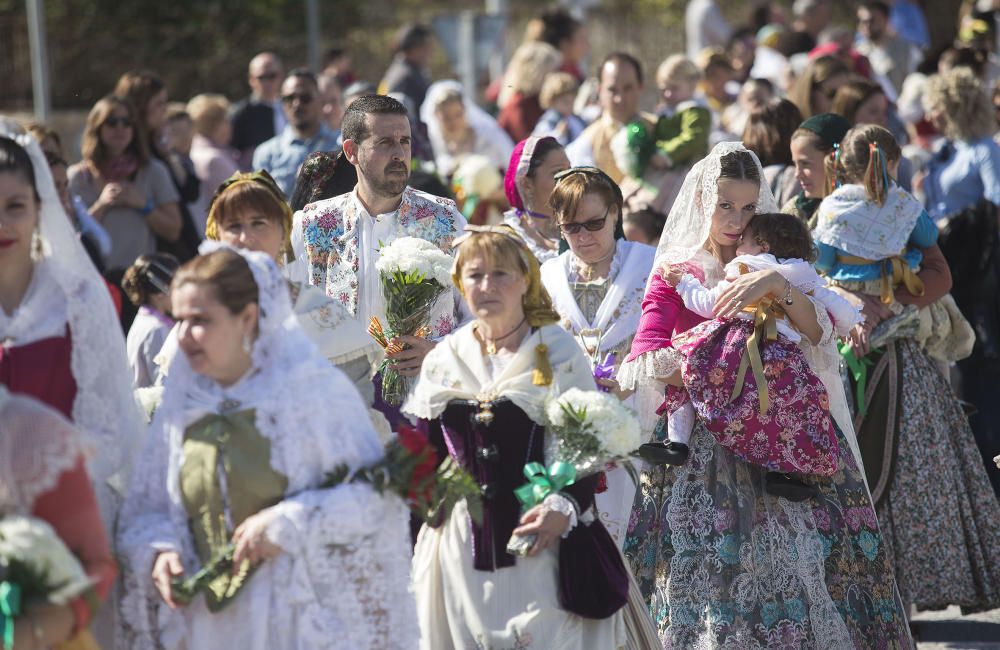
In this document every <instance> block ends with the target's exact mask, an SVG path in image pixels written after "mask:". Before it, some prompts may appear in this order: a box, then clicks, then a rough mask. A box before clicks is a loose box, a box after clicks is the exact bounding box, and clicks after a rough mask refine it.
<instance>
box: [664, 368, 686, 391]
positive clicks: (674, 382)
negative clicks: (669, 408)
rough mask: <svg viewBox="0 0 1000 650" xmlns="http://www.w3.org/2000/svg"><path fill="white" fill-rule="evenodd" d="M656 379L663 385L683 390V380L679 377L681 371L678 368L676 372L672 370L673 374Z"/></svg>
mask: <svg viewBox="0 0 1000 650" xmlns="http://www.w3.org/2000/svg"><path fill="white" fill-rule="evenodd" d="M657 379H659V380H660V381H662V382H663V383H664V384H667V385H669V386H676V387H677V388H684V379H683V378H682V377H681V369H680V368H677V369H676V370H674V371H673V372H671V373H670V374H669V375H666V376H664V377H657Z"/></svg>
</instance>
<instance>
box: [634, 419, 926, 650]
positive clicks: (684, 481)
mask: <svg viewBox="0 0 1000 650" xmlns="http://www.w3.org/2000/svg"><path fill="white" fill-rule="evenodd" d="M665 433H666V422H665V418H661V419H660V422H659V424H658V426H657V429H656V432H655V436H656V437H657V438H658V439H661V440H662V439H663V438H664V437H665ZM837 438H838V441H839V448H840V454H839V469H838V471H837V472H836V473H835V474H834V475H833V476H831V477H828V478H822V479H815V480H816V485H817V488H818V496H817V497H815V498H811V499H809V500H807V501H803V502H800V503H792V502H789V501H787V500H786V499H782V498H777V497H774V496H772V495H770V494H768V493H767V492H765V490H764V484H765V482H764V476H765V471H764V470H763V469H762V468H760V467H757V466H755V465H751V464H749V463H746V462H744V461H742V460H740V459H739V458H738V457H737V456H735V455H734V454H733V453H732V452H730V451H728V450H727V449H725V448H724V447H722V446H720V445H718V444H716V442H715V439H714V438H713V436H712V434H711V433H710V432H709V431H708V430H707V429H706V428H705V426H704V424H703V423H702V422H700V421H699V423H698V425H697V426H696V427H695V430H694V434H693V436H692V438H691V445H690V447H691V455H690V456H689V458H688V461H687V463H686V464H685V465H684V466H682V467H676V468H664V467H646V468H644V469H643V471H642V473H641V485H640V493H639V495H638V496H637V497H636V503H635V507H634V509H633V512H632V519H631V522H630V528H629V535H628V537H627V539H626V542H625V554H626V557H628V559H629V561H630V562H631V565H632V570H633V572H634V573H635V576H636V579H637V580H638V582H639V586H640V589H641V590H642V592H643V595H644V596H645V598H646V600H647V602H649V604H650V611H651V613H652V615H653V618H654V620H655V621H656V623H657V627H658V629H659V632H660V635H661V639H662V641H663V647H664V648H673V649H676V650H680V649H682V648H684V649H687V648H717V647H721V648H817V649H820V648H822V649H827V648H837V649H841V648H858V649H859V650H860V649H864V650H869V649H879V648H912V647H913V642H912V640H911V638H910V634H909V629H908V627H907V624H906V619H905V616H904V612H903V606H902V602H901V599H900V597H899V593H898V591H897V589H896V583H895V580H894V578H893V571H892V564H891V560H890V557H889V555H888V553H887V549H886V547H885V543H884V541H883V537H882V534H881V532H880V530H879V526H878V522H877V521H876V518H875V511H874V509H873V506H872V502H871V499H870V498H869V496H868V491H867V489H866V487H865V483H864V480H863V478H862V476H861V473H860V472H859V470H858V466H857V463H856V462H855V459H854V456H853V455H852V453H851V452H850V450H849V447H848V445H847V443H846V441H845V440H844V438H843V435H842V434H841V433H840V432H839V431H837Z"/></svg>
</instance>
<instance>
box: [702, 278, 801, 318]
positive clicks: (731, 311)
mask: <svg viewBox="0 0 1000 650" xmlns="http://www.w3.org/2000/svg"><path fill="white" fill-rule="evenodd" d="M784 286H785V279H784V278H783V277H782V275H781V274H780V273H778V272H777V271H775V270H773V269H770V270H767V271H755V272H753V273H745V274H743V275H740V276H739V277H737V278H736V279H734V280H733V281H732V282H731V283H730V284H729V286H728V287H726V290H725V291H723V292H722V294H721V295H720V296H719V298H718V300H716V301H715V308H714V309H713V310H712V313H713V315H714V316H715V317H716V318H722V319H727V318H735V317H736V315H737V314H739V313H740V312H742V311H743V310H744V309H745V308H747V307H749V306H750V305H753V304H756V303H757V302H758V301H760V299H761V298H764V297H765V296H768V295H775V296H776V295H778V294H779V293H781V292H782V291H783V290H784Z"/></svg>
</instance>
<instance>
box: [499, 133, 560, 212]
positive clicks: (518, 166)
mask: <svg viewBox="0 0 1000 650" xmlns="http://www.w3.org/2000/svg"><path fill="white" fill-rule="evenodd" d="M543 140H552V141H555V138H553V137H550V136H544V137H539V136H536V135H533V136H531V137H530V138H527V139H525V140H521V141H520V142H518V143H517V145H516V146H515V147H514V152H513V153H512V154H511V155H510V164H509V165H507V173H506V174H505V175H504V179H503V191H504V194H506V195H507V201H508V202H509V203H510V207H512V208H514V209H515V210H517V211H518V212H527V213H528V214H533V213H532V212H531V211H530V210H529V209H528V208H527V206H526V205H525V204H524V181H525V179H527V178H528V170H529V169H531V159H532V157H533V156H534V155H535V149H537V148H538V145H539V144H541V142H542V141H543Z"/></svg>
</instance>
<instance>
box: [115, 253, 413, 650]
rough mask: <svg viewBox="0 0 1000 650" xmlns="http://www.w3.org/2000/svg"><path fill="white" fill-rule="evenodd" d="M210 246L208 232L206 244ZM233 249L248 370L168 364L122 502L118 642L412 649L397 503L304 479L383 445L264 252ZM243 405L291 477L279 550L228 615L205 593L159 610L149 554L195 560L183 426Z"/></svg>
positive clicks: (375, 454) (402, 514)
mask: <svg viewBox="0 0 1000 650" xmlns="http://www.w3.org/2000/svg"><path fill="white" fill-rule="evenodd" d="M218 247H220V245H219V244H215V243H214V242H211V243H206V244H203V245H202V252H203V253H204V252H205V251H206V250H214V249H215V248H218ZM237 252H239V253H240V254H241V255H242V256H243V257H244V258H246V259H247V260H248V262H249V263H250V266H251V269H252V270H253V272H254V279H255V280H256V281H257V284H258V287H259V289H260V302H259V304H260V313H261V316H260V320H259V323H258V330H259V335H258V338H257V340H256V342H255V343H254V348H253V353H252V359H253V364H252V368H251V370H250V371H249V372H248V373H247V375H245V376H244V378H243V379H241V380H240V381H239V382H237V383H236V384H234V385H233V386H230V387H228V388H222V387H221V386H219V385H218V384H216V383H215V382H213V381H211V380H209V379H207V378H205V377H203V376H200V375H197V374H196V373H195V372H194V371H193V370H192V369H191V367H190V365H189V364H188V361H187V358H186V357H185V356H184V355H183V354H179V355H177V356H176V357H175V358H174V359H173V361H172V363H171V367H170V369H169V372H168V374H167V379H166V383H165V387H164V395H163V401H162V403H161V405H160V408H159V409H158V410H157V412H156V415H155V416H154V419H153V423H152V428H151V433H150V437H149V440H148V442H147V445H146V448H145V450H144V451H143V454H142V457H141V459H140V462H139V465H138V468H137V469H138V471H137V472H136V474H135V480H134V481H133V483H132V486H131V491H130V493H129V497H128V499H127V500H126V502H125V507H124V509H123V513H122V531H121V535H120V538H119V544H120V551H121V553H122V555H123V556H124V558H125V561H126V562H127V566H126V567H123V568H124V569H126V590H127V593H126V595H125V598H124V599H123V604H122V612H123V616H124V617H125V619H126V621H127V629H128V630H129V634H130V635H131V638H129V639H125V641H126V642H127V643H128V644H129V647H136V646H138V647H150V646H151V644H153V643H154V639H155V638H156V637H157V636H159V637H160V641H161V642H164V643H167V645H169V642H170V640H171V639H173V640H179V639H183V640H184V643H186V647H188V648H193V647H244V648H260V649H264V648H273V647H293V648H313V647H332V646H331V643H332V644H335V647H343V648H374V647H380V648H383V647H384V648H407V647H410V640H412V639H413V638H415V635H417V631H416V613H415V608H414V604H413V601H412V598H411V597H410V596H409V594H408V577H409V556H410V548H409V539H408V534H407V531H408V528H407V522H408V518H407V510H406V507H405V506H404V505H403V503H402V502H401V501H400V500H399V499H397V498H396V497H394V496H379V495H377V494H376V493H375V492H374V491H373V490H372V489H371V488H370V487H367V486H364V485H360V484H358V485H341V486H338V487H335V488H331V489H323V490H319V489H314V486H316V485H319V484H320V483H321V482H322V480H323V478H324V477H325V475H326V473H327V472H330V471H331V470H333V469H334V468H335V467H336V466H337V465H339V464H341V463H347V464H348V465H349V466H350V467H352V468H356V467H359V466H362V465H365V464H369V463H372V462H374V461H376V460H378V459H379V458H380V457H381V456H382V447H381V444H380V443H379V441H378V439H377V436H376V434H375V432H374V430H373V429H372V425H371V423H370V420H369V418H368V415H367V410H366V408H365V405H364V403H363V402H362V400H361V398H360V396H359V395H358V393H357V390H356V389H355V388H354V386H353V385H352V384H351V383H350V381H349V380H348V379H347V378H346V377H345V376H344V375H343V373H341V372H340V371H338V370H336V369H335V368H333V367H332V366H330V364H329V363H328V362H327V361H326V360H325V359H323V358H322V357H321V356H320V355H319V353H318V351H317V350H316V348H315V346H314V345H313V344H312V343H311V342H310V341H309V339H308V338H307V337H306V335H305V334H304V333H303V332H302V330H301V328H300V327H299V326H298V324H297V321H296V319H295V317H294V316H293V315H292V312H291V305H290V301H289V295H288V289H287V285H286V283H285V280H284V279H283V278H282V276H281V274H280V272H279V271H278V269H277V266H276V265H275V264H274V262H273V261H272V260H270V259H269V258H268V257H267V256H266V255H263V254H261V253H254V252H249V251H242V250H241V251H237ZM246 408H254V409H255V410H256V423H257V426H258V428H259V430H260V433H261V434H262V435H264V436H265V437H266V438H268V440H270V442H271V464H272V466H273V467H274V469H275V470H276V471H278V472H280V473H281V474H282V475H284V476H285V477H287V479H288V487H287V492H286V495H287V496H286V498H285V500H284V501H282V502H280V503H279V504H277V505H275V506H273V510H274V512H275V514H276V515H277V516H276V517H275V518H274V520H273V521H272V523H271V525H270V526H269V528H268V530H267V536H268V538H269V539H270V540H271V541H272V542H273V543H275V544H277V545H278V546H280V547H281V548H282V549H283V553H282V554H281V555H280V556H279V557H277V558H275V559H273V560H270V561H268V562H265V563H264V564H263V565H262V566H261V567H259V568H258V571H257V572H256V574H255V575H254V576H253V578H252V579H251V580H250V581H249V582H248V584H247V585H246V587H244V592H241V593H240V594H239V596H238V597H237V598H236V600H234V602H233V603H232V604H230V605H229V607H228V608H227V609H226V610H225V611H224V612H220V613H217V614H210V613H208V611H207V609H205V608H204V604H203V601H202V600H201V599H197V600H196V601H195V603H193V604H192V606H190V607H188V608H186V609H185V610H184V611H183V612H181V611H169V610H167V609H166V608H165V607H159V606H158V604H157V603H158V601H159V597H158V596H157V595H156V592H155V589H154V588H153V585H152V581H151V579H150V574H149V572H150V568H151V567H152V565H153V560H154V559H155V556H156V555H157V553H159V552H160V551H163V550H175V551H177V552H179V553H180V555H181V558H182V561H183V564H184V567H185V569H186V571H187V572H188V573H189V574H190V573H191V572H193V571H195V570H197V569H198V567H199V563H198V560H197V558H196V555H195V552H194V547H193V541H192V539H191V535H190V533H189V532H188V531H189V529H188V524H187V513H186V512H185V510H184V506H183V503H182V501H181V493H180V486H179V472H180V468H181V466H182V464H183V462H184V458H183V447H182V445H183V438H184V431H185V429H186V427H187V426H188V425H190V424H191V423H192V422H194V421H196V420H197V419H199V418H200V417H202V416H203V415H205V414H206V413H213V412H216V413H217V412H221V411H223V410H230V409H236V410H243V409H246ZM386 604H391V606H383V605H386ZM275 607H278V608H280V611H279V610H277V609H275ZM157 610H159V612H158V613H157ZM157 616H159V621H158V620H157ZM233 617H235V618H233Z"/></svg>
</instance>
